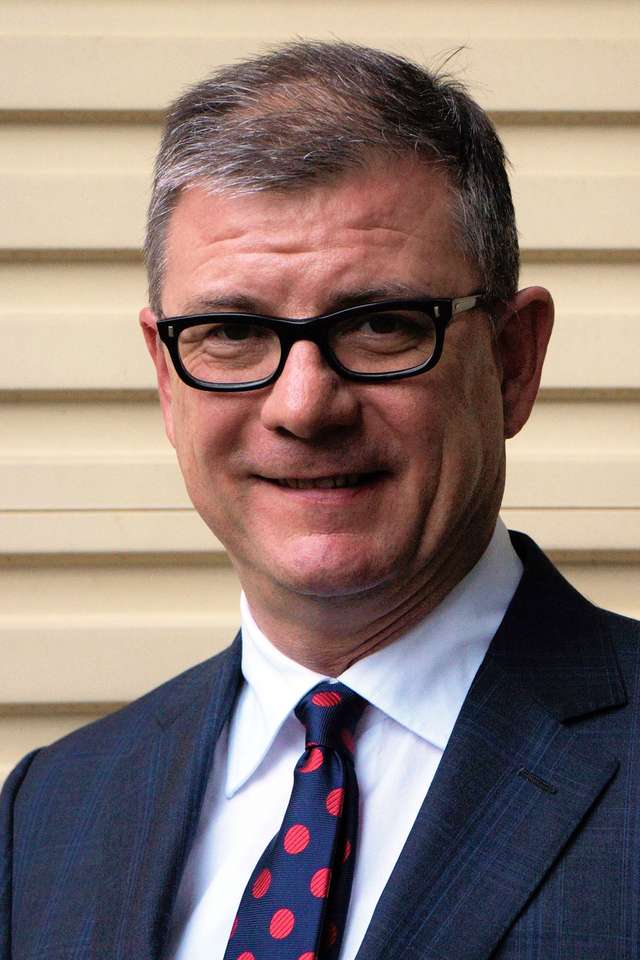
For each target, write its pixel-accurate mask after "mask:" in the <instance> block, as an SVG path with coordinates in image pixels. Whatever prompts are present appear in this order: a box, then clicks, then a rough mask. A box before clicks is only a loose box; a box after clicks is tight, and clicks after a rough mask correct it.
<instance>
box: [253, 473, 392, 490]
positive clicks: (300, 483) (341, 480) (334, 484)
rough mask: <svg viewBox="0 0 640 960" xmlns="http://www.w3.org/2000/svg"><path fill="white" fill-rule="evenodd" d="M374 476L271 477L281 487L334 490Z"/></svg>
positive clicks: (352, 485)
mask: <svg viewBox="0 0 640 960" xmlns="http://www.w3.org/2000/svg"><path fill="white" fill-rule="evenodd" d="M373 477H374V474H372V473H339V474H336V475H334V476H330V477H312V478H304V479H298V478H296V477H275V478H269V477H265V478H264V479H266V480H269V479H271V482H272V483H276V484H277V485H278V486H279V487H287V488H289V489H291V490H333V489H337V488H340V487H357V486H360V484H362V483H366V482H367V481H369V480H371V479H372V478H373Z"/></svg>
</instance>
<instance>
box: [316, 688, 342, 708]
mask: <svg viewBox="0 0 640 960" xmlns="http://www.w3.org/2000/svg"><path fill="white" fill-rule="evenodd" d="M341 700H342V697H341V696H340V694H339V693H337V692H336V691H335V690H326V691H320V692H319V693H314V695H313V696H312V697H311V703H312V704H313V705H314V706H316V707H335V706H337V704H339V703H340V701H341Z"/></svg>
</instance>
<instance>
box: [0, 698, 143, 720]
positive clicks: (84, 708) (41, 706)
mask: <svg viewBox="0 0 640 960" xmlns="http://www.w3.org/2000/svg"><path fill="white" fill-rule="evenodd" d="M127 702H128V701H126V700H117V701H109V702H108V703H107V702H100V701H99V700H95V701H93V702H91V701H87V702H86V703H83V702H80V701H78V702H74V701H68V702H64V703H61V702H60V701H59V700H51V701H48V702H47V701H43V702H42V703H28V702H26V701H24V702H22V703H0V717H48V716H66V715H67V714H72V715H73V716H77V717H86V718H87V721H88V720H89V719H92V718H95V719H97V718H98V717H101V716H104V715H105V714H107V713H113V712H114V711H115V710H120V709H121V708H122V707H126V705H127Z"/></svg>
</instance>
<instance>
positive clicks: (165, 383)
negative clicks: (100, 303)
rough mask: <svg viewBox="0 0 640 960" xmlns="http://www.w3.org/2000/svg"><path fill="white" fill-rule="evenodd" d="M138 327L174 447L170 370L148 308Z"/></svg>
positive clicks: (145, 308) (169, 436)
mask: <svg viewBox="0 0 640 960" xmlns="http://www.w3.org/2000/svg"><path fill="white" fill-rule="evenodd" d="M139 319H140V326H141V327H142V333H143V334H144V339H145V342H146V344H147V350H148V351H149V353H150V354H151V359H152V360H153V363H154V366H155V368H156V378H157V381H158V393H159V395H160V406H161V407H162V416H163V417H164V428H165V430H166V433H167V437H168V438H169V442H170V443H171V445H172V446H174V447H175V445H176V444H175V431H174V423H173V384H172V378H171V369H170V366H169V363H168V362H167V353H166V350H165V348H164V345H163V343H162V341H161V340H160V337H159V336H158V330H157V327H156V315H155V313H154V312H153V310H151V308H150V307H144V308H143V309H142V310H141V311H140V315H139Z"/></svg>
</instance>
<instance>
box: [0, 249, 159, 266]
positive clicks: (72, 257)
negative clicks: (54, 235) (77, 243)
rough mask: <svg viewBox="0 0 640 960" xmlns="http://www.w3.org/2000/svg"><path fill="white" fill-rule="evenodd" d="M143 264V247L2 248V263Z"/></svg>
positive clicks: (0, 257)
mask: <svg viewBox="0 0 640 960" xmlns="http://www.w3.org/2000/svg"><path fill="white" fill-rule="evenodd" d="M32 261H35V262H37V263H60V264H61V265H63V264H65V263H135V264H140V263H143V262H144V261H143V256H142V247H141V246H135V247H133V246H132V247H117V248H116V247H113V248H104V249H101V248H98V247H95V248H94V247H68V248H65V247H59V248H55V247H51V248H44V247H24V248H18V247H0V263H31V262H32Z"/></svg>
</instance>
